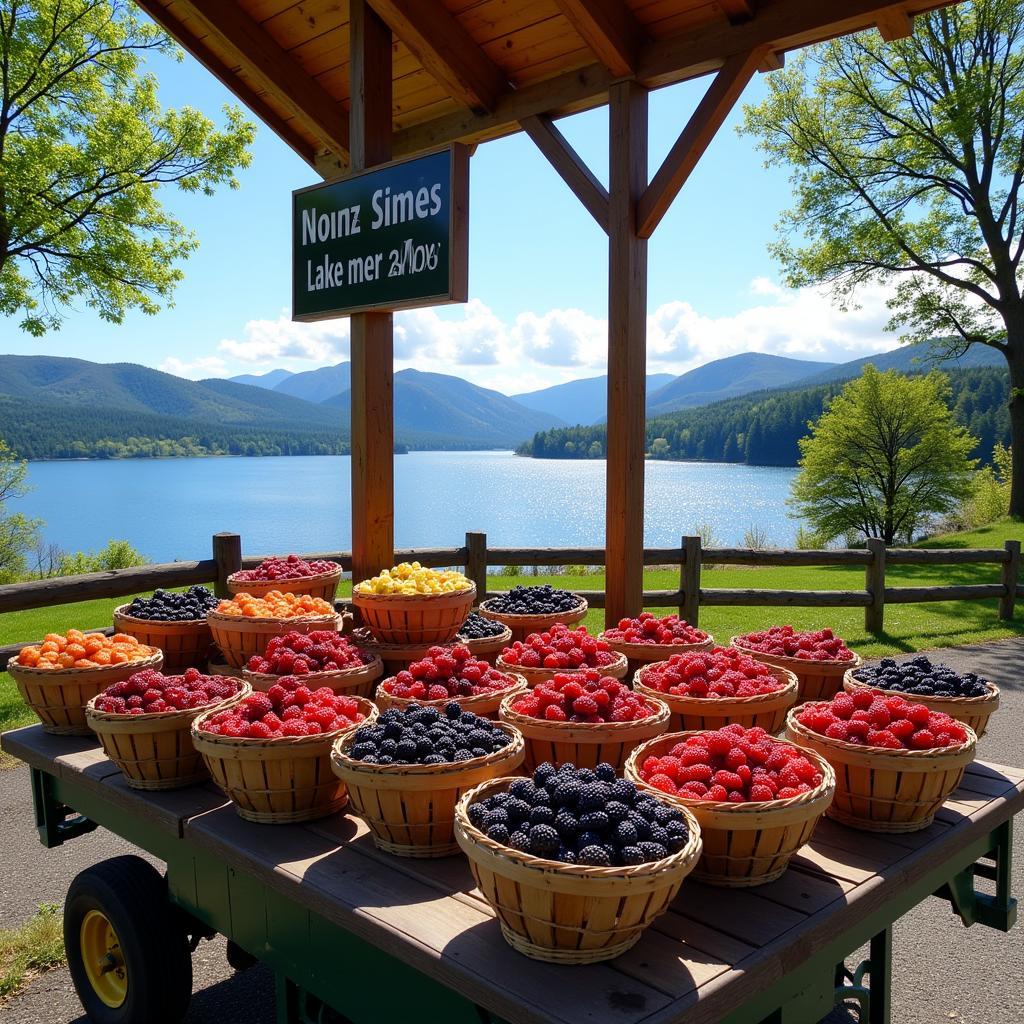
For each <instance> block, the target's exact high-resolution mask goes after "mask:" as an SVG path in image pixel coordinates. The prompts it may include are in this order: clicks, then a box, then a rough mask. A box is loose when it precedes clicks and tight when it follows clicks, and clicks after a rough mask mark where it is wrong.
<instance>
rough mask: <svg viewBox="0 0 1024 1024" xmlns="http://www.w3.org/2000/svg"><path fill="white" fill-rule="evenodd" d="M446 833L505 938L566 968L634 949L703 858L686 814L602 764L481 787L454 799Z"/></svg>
mask: <svg viewBox="0 0 1024 1024" xmlns="http://www.w3.org/2000/svg"><path fill="white" fill-rule="evenodd" d="M455 838H456V840H457V841H458V844H459V846H460V847H461V848H462V850H463V852H464V853H465V854H466V856H467V857H468V858H469V863H470V867H471V869H472V871H473V877H474V879H475V880H476V883H477V886H478V887H479V889H480V892H481V893H482V894H483V896H484V898H485V899H486V900H487V902H488V903H489V904H490V905H491V907H492V908H493V910H494V913H495V914H496V915H497V918H498V921H499V923H500V925H501V932H502V935H504V937H505V939H506V941H507V942H508V943H509V945H511V946H512V947H513V948H514V949H516V950H518V951H519V952H520V953H524V954H525V955H526V956H529V957H533V958H534V959H537V960H547V961H549V962H552V963H564V964H586V963H596V962H597V961H600V960H610V959H611V958H612V957H616V956H618V955H619V954H620V953H624V952H625V951H626V950H627V949H629V948H630V947H631V946H632V945H634V944H635V943H636V942H637V941H638V940H639V938H640V936H641V935H642V934H643V931H644V929H645V928H646V927H647V926H648V925H649V924H650V923H651V922H652V921H653V920H654V919H655V918H656V917H658V916H659V915H660V914H662V913H664V911H665V910H667V909H668V907H669V905H670V904H671V902H672V900H673V899H674V898H675V896H676V893H678V891H679V887H680V885H682V882H683V879H684V878H685V877H686V876H687V875H688V874H689V873H690V872H691V871H692V870H693V868H694V866H695V865H696V863H697V861H698V859H699V858H700V853H701V840H700V826H699V825H698V824H697V822H696V819H695V818H694V817H693V815H692V814H690V813H689V811H687V810H686V809H685V808H682V807H673V806H670V805H669V804H667V803H666V802H664V801H662V800H659V799H657V798H656V797H655V796H653V795H648V794H645V793H643V792H642V791H640V790H638V789H637V787H636V786H635V785H634V784H633V783H632V782H629V781H628V780H626V779H621V778H617V777H616V775H615V769H614V768H612V766H611V765H609V764H600V765H598V766H597V768H595V769H593V770H591V769H588V768H577V767H576V766H575V765H572V764H563V765H561V766H560V767H559V768H558V769H557V770H556V768H555V767H554V765H552V764H550V763H545V764H542V765H539V766H538V767H537V769H536V770H535V771H534V773H533V776H532V778H501V779H494V780H492V781H490V782H485V783H483V784H482V785H479V786H477V787H476V788H475V789H473V790H470V791H469V792H468V793H466V794H465V795H464V796H463V797H462V799H461V800H460V801H459V803H458V806H457V807H456V809H455Z"/></svg>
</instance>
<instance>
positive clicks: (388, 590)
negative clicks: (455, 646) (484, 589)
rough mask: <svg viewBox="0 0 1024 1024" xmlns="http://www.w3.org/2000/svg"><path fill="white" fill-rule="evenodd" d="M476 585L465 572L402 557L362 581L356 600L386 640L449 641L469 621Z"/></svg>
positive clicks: (354, 595)
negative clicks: (388, 567) (404, 560)
mask: <svg viewBox="0 0 1024 1024" xmlns="http://www.w3.org/2000/svg"><path fill="white" fill-rule="evenodd" d="M475 599H476V587H475V586H474V584H473V581H472V580H470V579H468V578H467V577H466V576H464V575H463V574H462V573H461V572H456V571H454V570H450V569H443V570H442V569H428V568H426V567H425V566H422V565H420V563H419V562H402V563H401V564H400V565H396V566H395V567H394V568H392V569H384V570H383V571H382V572H381V573H380V574H379V575H377V576H374V577H373V578H372V579H368V580H363V581H362V583H357V584H356V586H355V587H354V588H353V590H352V603H353V604H354V605H355V606H356V608H358V609H359V613H360V615H361V616H362V619H363V623H364V624H365V625H366V627H367V629H369V630H370V632H371V633H372V634H373V636H374V638H375V639H376V640H377V641H379V642H380V643H384V644H406V645H408V644H446V643H449V642H450V641H451V640H454V639H455V634H456V633H458V631H459V627H460V626H461V625H462V623H463V622H465V621H466V616H467V615H469V610H470V608H472V607H473V601H474V600H475Z"/></svg>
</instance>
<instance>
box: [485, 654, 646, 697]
mask: <svg viewBox="0 0 1024 1024" xmlns="http://www.w3.org/2000/svg"><path fill="white" fill-rule="evenodd" d="M494 667H495V668H496V669H497V670H498V671H499V672H517V673H518V674H519V675H521V676H522V677H523V678H524V679H525V680H526V683H527V685H528V686H529V687H530V688H531V689H532V688H533V687H534V686H540V685H541V684H542V683H546V682H548V680H550V679H554V678H555V676H557V675H562V674H564V673H566V672H586V671H588V670H589V669H592V668H593V669H596V670H597V671H598V672H600V673H601V675H602V676H611V677H612V679H625V678H626V673H627V672H628V671H629V662H628V661H627V660H626V656H625V655H624V654H616V655H615V660H614V661H613V662H612V663H611V664H610V665H600V666H597V665H583V666H581V667H580V668H533V667H531V666H528V665H510V664H508V662H507V661H505V659H504V658H503V657H502V656H501V655H498V659H497V661H495V663H494Z"/></svg>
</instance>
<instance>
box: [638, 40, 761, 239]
mask: <svg viewBox="0 0 1024 1024" xmlns="http://www.w3.org/2000/svg"><path fill="white" fill-rule="evenodd" d="M767 52H768V51H767V49H766V48H765V47H763V46H757V47H754V48H753V49H752V50H749V51H747V52H745V53H738V54H734V55H733V56H731V57H729V58H728V59H727V60H726V62H725V63H724V64H723V65H722V69H721V70H720V71H719V72H718V74H717V75H715V77H714V80H713V81H712V82H711V84H710V85H709V86H708V90H707V92H706V93H705V94H704V97H703V98H702V99H701V101H700V103H698V104H697V108H696V110H694V112H693V114H692V115H691V116H690V119H689V120H688V121H687V122H686V126H685V127H684V128H683V130H682V131H681V132H680V133H679V137H678V138H677V139H676V141H675V142H674V143H673V145H672V148H671V149H670V150H669V151H668V154H667V155H666V156H665V159H664V160H663V161H662V164H661V166H660V167H659V168H658V170H657V172H656V173H655V175H654V178H653V179H652V181H651V183H650V185H648V186H647V190H646V191H645V192H644V194H643V196H642V197H641V199H640V203H639V206H638V207H637V215H636V216H637V233H638V234H639V235H640V237H641V238H650V237H651V235H653V234H654V232H655V229H656V228H657V227H658V225H659V224H660V223H661V219H662V218H663V217H664V216H665V214H666V213H667V212H668V210H669V207H670V206H671V205H672V201H673V200H674V199H675V197H676V196H677V195H678V194H679V190H680V189H681V188H682V187H683V185H684V183H685V182H686V179H687V178H689V176H690V175H691V174H692V173H693V170H694V168H695V167H696V166H697V164H698V162H699V161H700V158H701V157H702V156H703V155H704V153H705V152H706V150H707V148H708V146H709V145H711V140H712V139H713V138H714V137H715V136H716V135H717V134H718V130H719V129H720V128H721V127H722V125H723V124H724V123H725V119H726V117H728V116H729V112H730V111H731V110H732V108H733V107H734V106H735V105H736V102H737V100H739V98H740V95H741V94H742V93H743V90H744V89H745V88H746V87H747V83H748V82H749V81H750V79H751V78H753V76H754V72H756V71H757V69H758V67H759V66H760V65H761V63H762V61H763V60H764V57H765V54H766V53H767Z"/></svg>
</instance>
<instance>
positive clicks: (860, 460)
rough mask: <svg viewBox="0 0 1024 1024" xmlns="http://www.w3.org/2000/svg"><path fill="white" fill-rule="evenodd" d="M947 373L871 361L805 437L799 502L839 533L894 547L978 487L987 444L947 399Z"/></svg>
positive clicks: (815, 520)
mask: <svg viewBox="0 0 1024 1024" xmlns="http://www.w3.org/2000/svg"><path fill="white" fill-rule="evenodd" d="M948 398H949V384H948V381H947V379H946V376H945V374H942V373H939V372H937V371H933V372H932V373H929V374H927V375H926V376H918V377H905V376H904V375H903V374H900V373H897V372H896V371H895V370H889V371H888V372H886V373H879V372H878V370H876V369H875V367H874V366H871V365H868V366H866V367H865V368H864V373H863V374H862V375H861V376H860V377H859V378H857V379H856V380H853V381H850V383H849V384H847V385H846V386H845V387H844V388H843V390H842V391H841V392H840V393H839V394H838V395H836V397H835V398H833V399H832V401H831V402H830V403H829V404H828V406H827V407H826V409H825V411H824V412H823V413H822V414H821V416H820V418H819V419H818V420H817V422H816V423H811V424H810V428H811V433H810V435H809V436H807V437H805V438H803V439H802V440H801V441H800V452H801V458H800V472H799V473H798V474H797V476H796V478H795V479H794V481H793V488H792V497H791V498H790V505H791V506H792V507H793V508H794V510H795V512H796V514H797V515H799V517H800V518H801V519H804V520H805V521H806V522H807V523H808V524H809V525H810V527H811V529H812V530H813V531H814V532H815V533H817V534H819V535H820V536H822V537H824V538H825V539H826V540H833V539H834V538H836V537H841V536H843V535H845V534H847V533H849V532H851V531H856V532H858V533H861V534H863V535H864V536H865V537H881V538H882V540H884V541H885V543H886V544H892V543H893V541H894V540H895V539H896V538H897V537H905V538H908V539H909V535H910V534H911V533H912V531H913V530H914V528H915V527H916V526H919V525H921V524H922V523H923V522H924V521H925V520H926V519H928V518H929V517H931V516H937V515H944V514H948V513H950V512H951V511H953V510H954V509H955V508H956V507H957V506H958V505H959V504H960V502H962V501H963V500H964V499H965V498H966V497H967V496H968V495H969V494H970V493H971V487H972V475H973V469H974V465H975V460H973V459H971V458H969V456H970V453H971V451H972V449H973V448H974V447H975V445H976V444H977V440H976V438H974V437H972V436H971V435H970V434H969V433H968V432H967V430H966V429H964V428H963V427H961V426H958V425H957V423H956V421H955V420H954V418H953V413H952V411H951V410H950V408H949V405H948V404H947V402H948Z"/></svg>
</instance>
